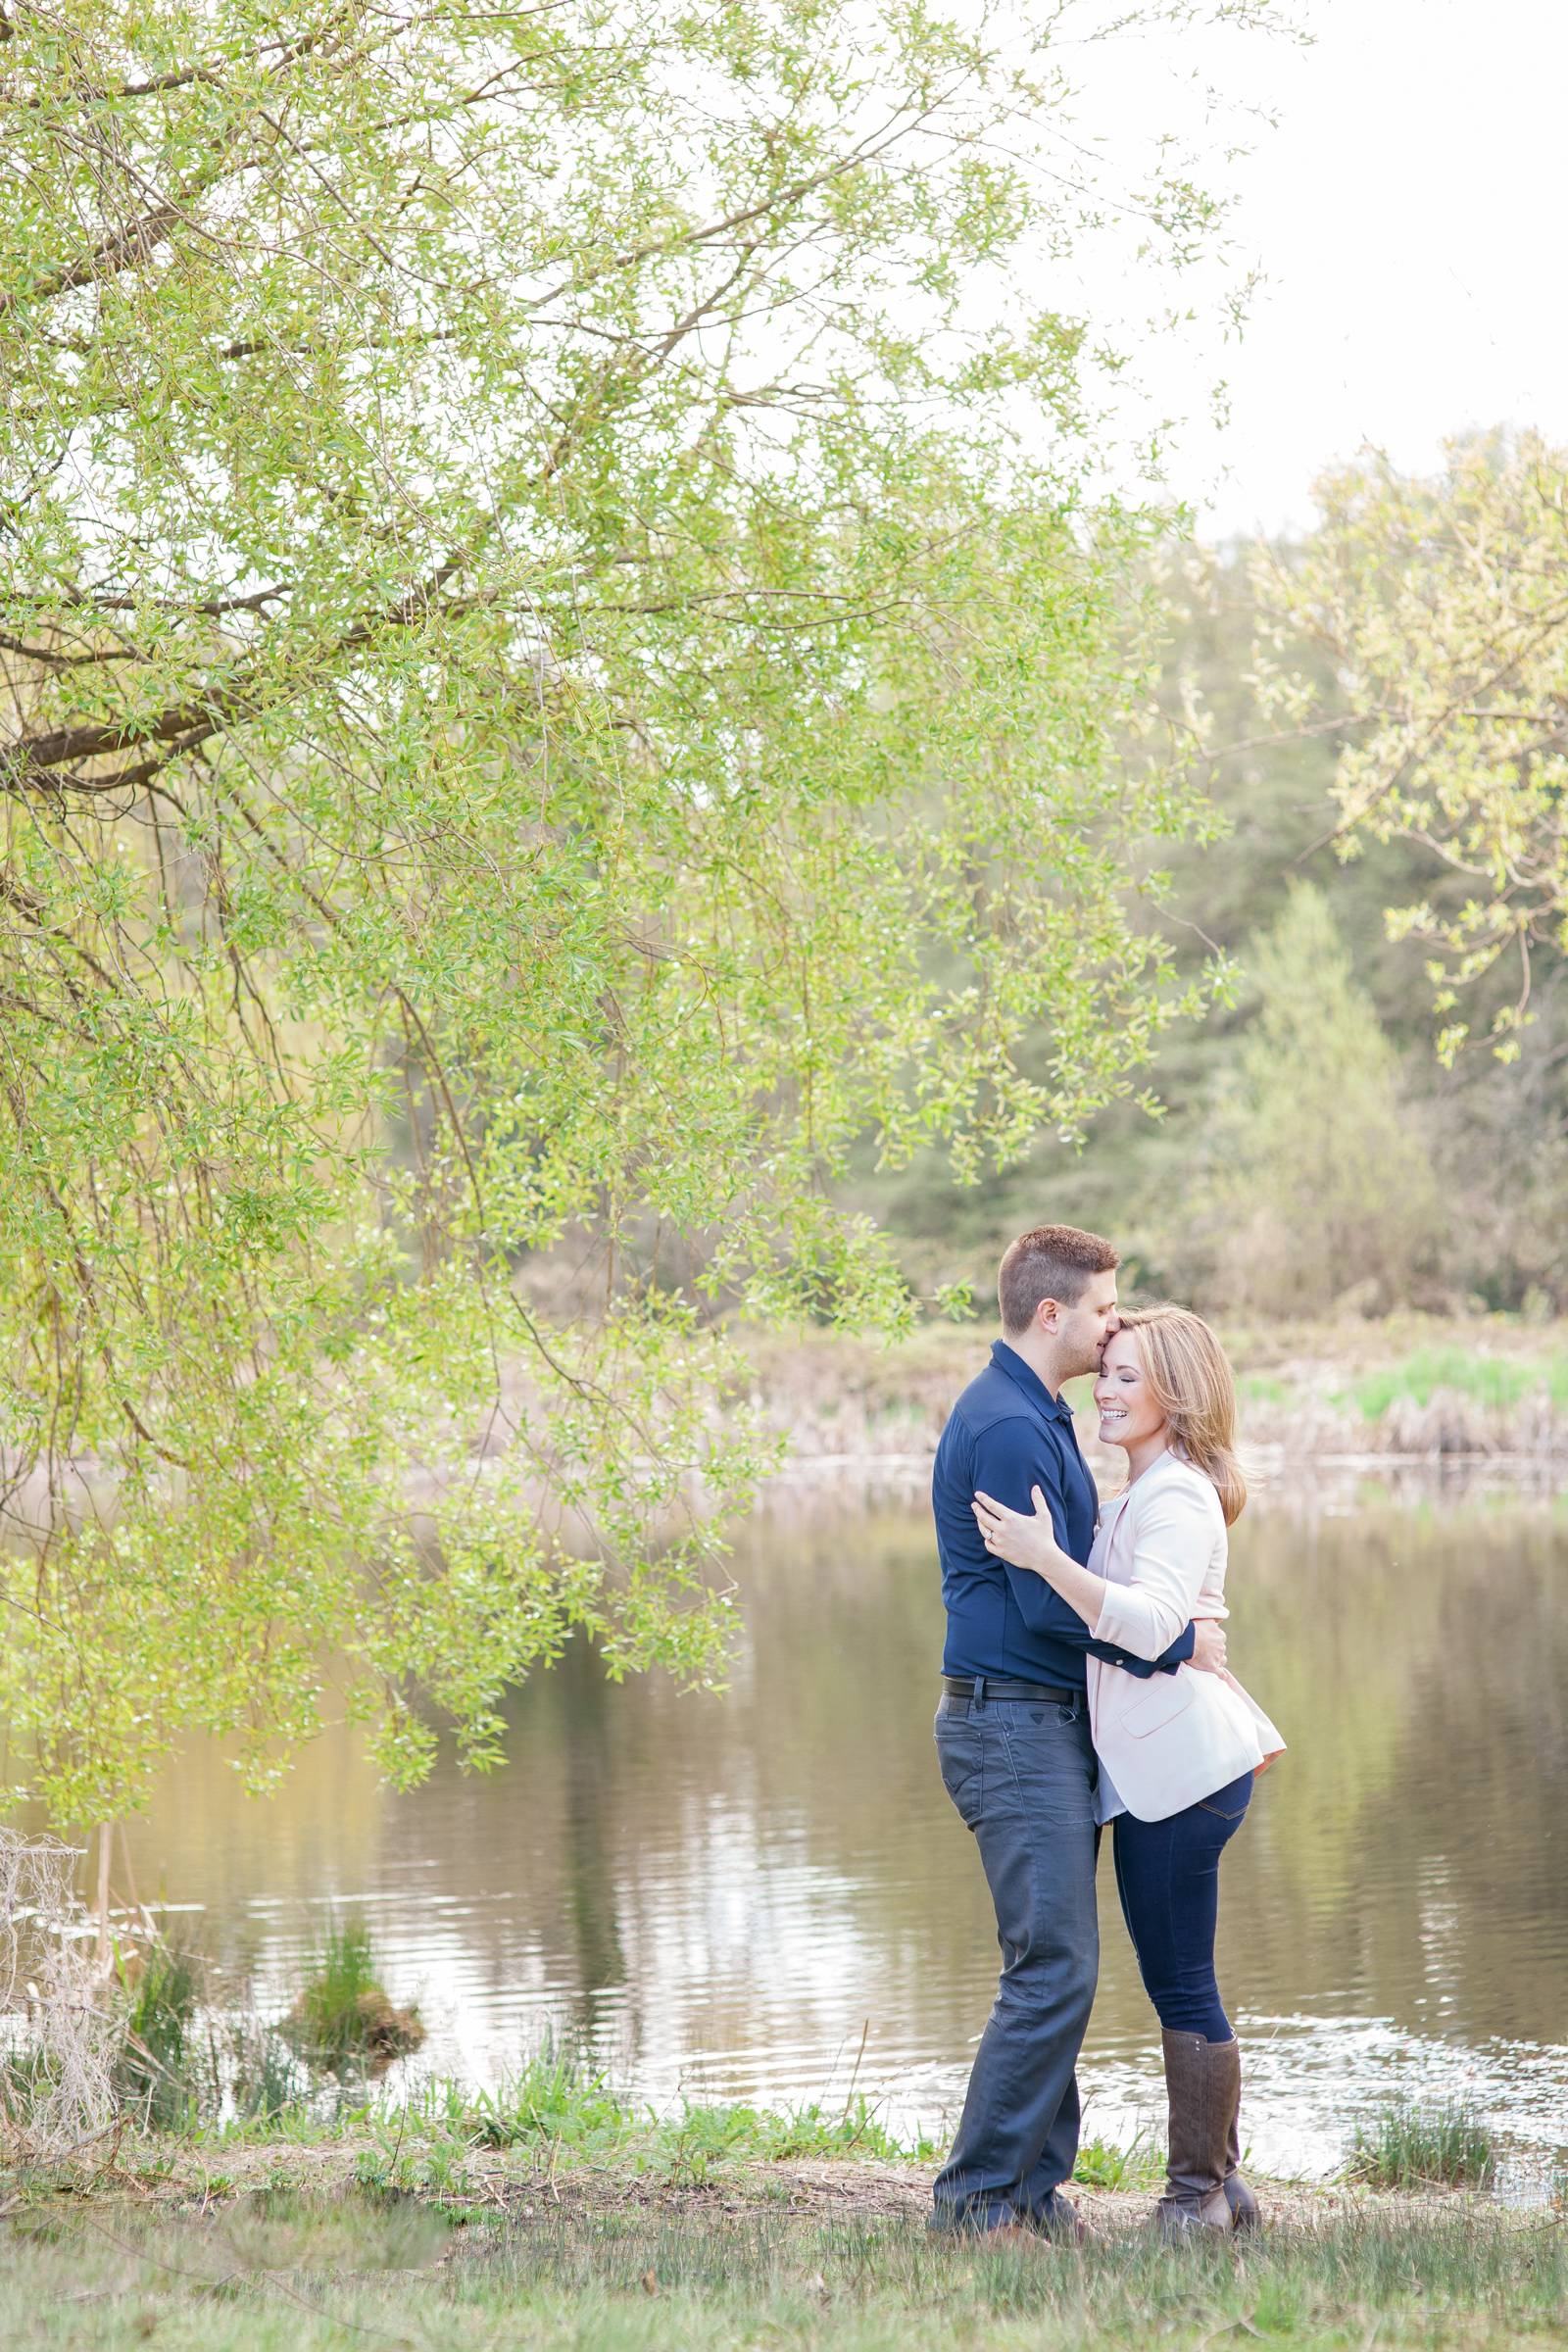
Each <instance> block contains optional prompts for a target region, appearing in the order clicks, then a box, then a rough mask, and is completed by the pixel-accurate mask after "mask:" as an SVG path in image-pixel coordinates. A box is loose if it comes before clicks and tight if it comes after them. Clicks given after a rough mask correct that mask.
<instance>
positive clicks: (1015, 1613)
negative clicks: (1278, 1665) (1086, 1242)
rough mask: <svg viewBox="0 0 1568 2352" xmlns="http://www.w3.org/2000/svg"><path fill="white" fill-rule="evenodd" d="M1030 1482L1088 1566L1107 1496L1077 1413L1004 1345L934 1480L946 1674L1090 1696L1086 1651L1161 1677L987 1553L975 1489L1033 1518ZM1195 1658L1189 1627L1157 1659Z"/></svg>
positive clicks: (942, 1453)
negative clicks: (1050, 1686)
mask: <svg viewBox="0 0 1568 2352" xmlns="http://www.w3.org/2000/svg"><path fill="white" fill-rule="evenodd" d="M1032 1487H1039V1488H1040V1489H1041V1491H1042V1493H1043V1494H1044V1495H1045V1497H1046V1503H1047V1507H1048V1508H1049V1510H1050V1512H1051V1521H1052V1525H1053V1527H1054V1529H1055V1532H1056V1541H1057V1543H1058V1544H1060V1545H1061V1548H1062V1550H1063V1551H1064V1552H1066V1553H1067V1554H1068V1556H1069V1557H1070V1558H1072V1559H1075V1560H1078V1561H1080V1562H1087V1560H1088V1558H1089V1548H1090V1545H1091V1544H1093V1542H1094V1540H1095V1525H1096V1521H1097V1519H1098V1517H1099V1511H1100V1497H1099V1495H1098V1494H1097V1493H1096V1490H1095V1482H1094V1480H1093V1478H1092V1477H1091V1476H1090V1474H1089V1466H1088V1464H1087V1463H1086V1462H1085V1460H1084V1457H1083V1455H1082V1454H1081V1453H1080V1452H1079V1450H1078V1440H1077V1436H1076V1435H1075V1433H1074V1430H1073V1425H1072V1412H1071V1410H1070V1408H1069V1407H1068V1405H1067V1404H1066V1403H1064V1401H1063V1400H1062V1398H1061V1397H1053V1395H1052V1394H1051V1391H1050V1390H1049V1389H1048V1388H1047V1387H1046V1384H1045V1382H1044V1381H1043V1380H1041V1378H1040V1377H1039V1375H1038V1374H1037V1373H1035V1372H1033V1371H1031V1369H1030V1367H1029V1366H1028V1365H1027V1364H1026V1363H1025V1362H1024V1360H1023V1358H1022V1356H1021V1355H1018V1354H1015V1353H1014V1351H1013V1349H1012V1348H1009V1347H1008V1346H1007V1345H1006V1343H1005V1341H1003V1340H998V1341H997V1343H996V1344H995V1346H994V1347H993V1348H992V1350H991V1362H990V1363H989V1365H988V1366H987V1367H986V1369H985V1371H984V1372H982V1373H981V1374H980V1377H979V1379H978V1380H972V1381H971V1382H970V1383H969V1386H968V1387H967V1388H966V1389H965V1390H964V1392H963V1395H962V1396H961V1397H959V1398H958V1401H957V1403H956V1405H955V1406H954V1408H953V1411H952V1412H951V1414H950V1415H949V1417H948V1425H947V1427H946V1429H944V1431H943V1433H942V1442H941V1444H940V1445H939V1446H938V1447H937V1458H936V1467H935V1470H934V1472H933V1475H932V1480H931V1501H932V1507H933V1509H934V1510H935V1512H936V1522H937V1550H938V1552H939V1554H940V1556H941V1560H942V1597H943V1600H944V1601H945V1602H946V1604H947V1611H948V1640H947V1647H946V1649H945V1651H944V1653H943V1660H942V1668H943V1672H944V1673H945V1674H958V1675H973V1674H981V1675H994V1676H996V1678H997V1679H998V1680H999V1681H1007V1682H1022V1683H1054V1684H1056V1685H1058V1686H1059V1687H1061V1688H1063V1689H1066V1690H1073V1691H1082V1690H1084V1689H1085V1687H1086V1684H1087V1681H1088V1677H1087V1675H1086V1674H1085V1671H1084V1653H1085V1651H1086V1650H1091V1649H1092V1650H1093V1651H1094V1653H1095V1655H1096V1657H1097V1658H1105V1659H1107V1660H1108V1661H1109V1663H1110V1664H1111V1665H1113V1666H1125V1667H1126V1668H1127V1669H1128V1671H1129V1672H1130V1673H1133V1674H1143V1675H1147V1674H1152V1673H1153V1672H1154V1671H1155V1669H1154V1667H1152V1666H1151V1665H1149V1664H1148V1663H1147V1662H1146V1661H1145V1660H1144V1659H1142V1658H1135V1657H1133V1656H1132V1655H1131V1654H1130V1652H1128V1651H1127V1650H1124V1649H1117V1648H1116V1647H1115V1646H1114V1645H1113V1644H1112V1643H1110V1642H1096V1641H1095V1640H1094V1639H1093V1637H1092V1636H1091V1634H1090V1631H1089V1628H1088V1626H1087V1625H1085V1623H1084V1621H1083V1619H1082V1618H1081V1617H1080V1616H1079V1614H1078V1612H1077V1610H1076V1609H1072V1608H1069V1607H1068V1605H1067V1603H1066V1602H1065V1601H1064V1600H1063V1599H1062V1597H1061V1595H1060V1594H1059V1593H1054V1592H1053V1590H1052V1588H1051V1587H1050V1585H1048V1584H1047V1583H1046V1581H1045V1578H1044V1577H1041V1576H1036V1575H1035V1573H1034V1571H1033V1569H1030V1568H1012V1567H1009V1566H1008V1565H1007V1563H1006V1562H1005V1560H998V1559H994V1558H993V1557H992V1555H991V1553H990V1552H988V1551H987V1549H986V1547H985V1544H984V1543H983V1542H982V1540H981V1536H980V1530H979V1528H978V1527H977V1526H976V1524H975V1516H974V1510H973V1507H972V1505H973V1499H974V1494H975V1490H976V1489H977V1488H981V1489H983V1490H984V1492H985V1493H986V1494H987V1495H991V1496H992V1497H993V1498H994V1500H996V1501H997V1502H1005V1503H1006V1504H1007V1505H1008V1506H1009V1507H1010V1508H1011V1509H1013V1510H1015V1511H1028V1512H1032V1511H1033V1509H1034V1504H1033V1502H1032V1501H1031V1499H1030V1489H1031V1488H1032ZM1192 1652H1193V1629H1192V1627H1191V1626H1188V1628H1187V1630H1186V1632H1185V1633H1184V1634H1183V1635H1182V1636H1181V1637H1180V1639H1179V1640H1178V1641H1177V1642H1175V1643H1174V1644H1173V1645H1172V1647H1171V1648H1170V1649H1168V1650H1167V1651H1166V1653H1165V1655H1164V1657H1163V1658H1161V1659H1160V1660H1159V1661H1158V1663H1159V1665H1160V1666H1170V1665H1175V1664H1176V1663H1177V1662H1178V1661H1179V1660H1180V1659H1182V1658H1188V1657H1191V1656H1192Z"/></svg>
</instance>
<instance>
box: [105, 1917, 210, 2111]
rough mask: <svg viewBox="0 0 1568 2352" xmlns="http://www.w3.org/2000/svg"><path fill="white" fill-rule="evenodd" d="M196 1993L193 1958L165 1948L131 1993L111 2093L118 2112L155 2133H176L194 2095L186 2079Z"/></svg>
mask: <svg viewBox="0 0 1568 2352" xmlns="http://www.w3.org/2000/svg"><path fill="white" fill-rule="evenodd" d="M122 1981H123V1972H122ZM201 1989H202V1979H201V1962H200V1961H199V1959H198V1958H197V1957H196V1955H195V1954H194V1953H192V1952H184V1951H176V1950H172V1949H171V1948H170V1947H169V1946H168V1945H165V1944H155V1945H154V1946H153V1948H152V1949H151V1951H150V1952H149V1953H148V1955H147V1959H146V1963H145V1965H144V1967H143V1968H142V1971H141V1975H140V1977H139V1978H138V1979H137V1980H136V1983H135V1985H134V1986H133V1987H132V1988H131V1992H130V2011H129V2015H128V2017H127V2019H126V2023H125V2040H124V2046H123V2049H122V2051H121V2055H120V2062H119V2065H118V2067H117V2069H116V2080H115V2089H116V2093H117V2095H118V2097H119V2098H120V2100H121V2102H122V2104H123V2106H124V2107H125V2108H128V2109H129V2111H130V2112H131V2113H132V2114H134V2115H135V2116H136V2117H137V2118H138V2120H139V2121H140V2122H142V2123H143V2124H144V2125H147V2126H150V2127H151V2128H153V2129H154V2130H159V2131H172V2130H175V2129H177V2128H178V2126H179V2125H181V2124H182V2123H184V2122H185V2120H186V2117H187V2115H188V2113H189V2111H190V2108H191V2105H192V2102H193V2098H194V2097H195V2095H196V2094H195V2093H194V2091H193V2089H192V2086H191V2083H190V2081H189V2073H190V2062H191V2056H192V2051H191V2041H192V2035H193V2029H194V2025H195V2019H196V2006H197V2002H198V2001H199V1999H200V1997H201Z"/></svg>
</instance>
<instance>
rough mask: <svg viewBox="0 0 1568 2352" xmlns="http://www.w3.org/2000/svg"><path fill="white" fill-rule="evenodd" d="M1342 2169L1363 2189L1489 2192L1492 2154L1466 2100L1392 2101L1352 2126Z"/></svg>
mask: <svg viewBox="0 0 1568 2352" xmlns="http://www.w3.org/2000/svg"><path fill="white" fill-rule="evenodd" d="M1345 2169H1346V2172H1347V2174H1348V2177H1349V2178H1350V2179H1351V2180H1363V2181H1365V2182H1366V2184H1367V2186H1368V2187H1369V2188H1432V2187H1440V2188H1490V2187H1491V2186H1492V2183H1493V2181H1494V2180H1495V2178H1496V2172H1497V2151H1496V2146H1495V2141H1494V2139H1493V2136H1492V2134H1491V2132H1490V2131H1489V2130H1488V2128H1487V2125H1486V2123H1485V2121H1484V2119H1483V2118H1482V2116H1481V2114H1480V2113H1479V2111H1478V2110H1477V2109H1476V2108H1475V2107H1473V2106H1472V2105H1471V2103H1470V2102H1469V2100H1468V2099H1463V2098H1452V2099H1444V2100H1442V2101H1439V2102H1435V2103H1432V2104H1429V2105H1426V2106H1417V2105H1415V2104H1414V2103H1413V2102H1412V2101H1410V2100H1408V2099H1395V2100H1392V2101H1391V2102H1390V2104H1389V2105H1388V2106H1386V2107H1383V2108H1380V2109H1379V2110H1377V2112H1375V2113H1374V2114H1372V2115H1369V2116H1363V2117H1362V2118H1361V2120H1360V2121H1359V2122H1358V2123H1357V2124H1356V2127H1355V2133H1354V2137H1353V2138H1352V2139H1351V2142H1350V2147H1349V2153H1348V2157H1347V2159H1346V2168H1345Z"/></svg>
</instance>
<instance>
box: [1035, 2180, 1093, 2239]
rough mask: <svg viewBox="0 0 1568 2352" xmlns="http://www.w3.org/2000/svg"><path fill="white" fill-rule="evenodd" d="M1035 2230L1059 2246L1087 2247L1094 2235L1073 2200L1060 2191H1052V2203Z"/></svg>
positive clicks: (1038, 2220)
mask: <svg viewBox="0 0 1568 2352" xmlns="http://www.w3.org/2000/svg"><path fill="white" fill-rule="evenodd" d="M1035 2228H1036V2229H1038V2230H1039V2232H1040V2234H1041V2236H1042V2237H1049V2238H1050V2239H1051V2241H1052V2243H1053V2244H1054V2245H1058V2246H1086V2245H1088V2243H1089V2240H1090V2236H1091V2234H1092V2233H1091V2231H1090V2228H1089V2224H1088V2223H1087V2222H1086V2221H1085V2220H1084V2217H1083V2215H1082V2214H1081V2213H1080V2212H1079V2210H1078V2208H1077V2206H1076V2205H1075V2204H1074V2203H1073V2201H1072V2199H1071V2198H1070V2197H1064V2196H1063V2195H1062V2194H1061V2193H1060V2191H1059V2190H1058V2189H1053V2190H1052V2192H1051V2203H1050V2204H1049V2205H1048V2206H1047V2207H1046V2210H1045V2212H1044V2213H1042V2214H1041V2215H1040V2216H1039V2218H1038V2219H1037V2221H1036V2223H1035Z"/></svg>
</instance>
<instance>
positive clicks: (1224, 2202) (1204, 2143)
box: [1152, 2028, 1242, 2237]
mask: <svg viewBox="0 0 1568 2352" xmlns="http://www.w3.org/2000/svg"><path fill="white" fill-rule="evenodd" d="M1160 2038H1161V2041H1162V2043H1163V2045H1164V2052H1165V2092H1166V2096H1167V2098H1168V2100H1169V2102H1170V2156H1169V2160H1168V2162H1167V2165H1166V2181H1165V2194H1164V2195H1163V2196H1162V2197H1161V2198H1160V2200H1159V2203H1158V2204H1157V2205H1156V2206H1155V2207H1154V2211H1153V2216H1152V2221H1153V2227H1154V2228H1155V2229H1157V2230H1158V2231H1159V2233H1160V2234H1161V2235H1162V2236H1164V2237H1185V2236H1186V2235H1188V2233H1189V2232H1190V2231H1192V2230H1195V2229H1213V2230H1217V2231H1220V2232H1222V2233H1223V2234H1224V2235H1226V2236H1229V2234H1230V2232H1231V2230H1232V2229H1233V2228H1234V2227H1235V2219H1234V2217H1233V2215H1232V2212H1231V2204H1230V2199H1229V2198H1228V2197H1227V2195H1226V2193H1225V2179H1226V2174H1227V2171H1228V2169H1229V2154H1230V2143H1231V2132H1232V2130H1233V2128H1234V2126H1235V2122H1236V2114H1237V2109H1238V2107H1239V2105H1240V2103H1241V2082H1242V2064H1241V2051H1240V2049H1239V2048H1238V2046H1237V2044H1236V2043H1235V2042H1234V2041H1205V2040H1204V2038H1203V2036H1202V2034H1173V2033H1171V2032H1170V2030H1169V2029H1168V2028H1167V2029H1166V2031H1165V2032H1164V2033H1163V2034H1162V2035H1161V2037H1160ZM1239 2177H1240V2176H1238V2178H1239Z"/></svg>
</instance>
